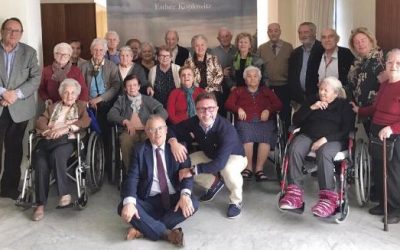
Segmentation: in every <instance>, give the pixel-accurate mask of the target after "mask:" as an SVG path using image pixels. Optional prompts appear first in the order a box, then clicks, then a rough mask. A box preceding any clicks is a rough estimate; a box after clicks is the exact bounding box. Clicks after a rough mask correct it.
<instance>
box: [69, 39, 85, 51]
mask: <svg viewBox="0 0 400 250" xmlns="http://www.w3.org/2000/svg"><path fill="white" fill-rule="evenodd" d="M71 43H79V47H80V48H81V49H83V44H82V42H81V40H79V39H70V40H69V41H68V44H70V45H71Z"/></svg>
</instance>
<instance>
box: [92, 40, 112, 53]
mask: <svg viewBox="0 0 400 250" xmlns="http://www.w3.org/2000/svg"><path fill="white" fill-rule="evenodd" d="M98 44H99V45H101V46H103V49H104V52H106V51H107V50H108V47H107V40H106V39H104V38H95V39H93V41H92V43H91V44H90V50H92V49H93V47H94V46H96V45H98Z"/></svg>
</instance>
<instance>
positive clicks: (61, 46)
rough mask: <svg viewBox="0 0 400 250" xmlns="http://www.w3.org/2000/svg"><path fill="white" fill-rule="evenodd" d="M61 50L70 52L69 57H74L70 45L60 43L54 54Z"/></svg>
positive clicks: (55, 47)
mask: <svg viewBox="0 0 400 250" xmlns="http://www.w3.org/2000/svg"><path fill="white" fill-rule="evenodd" d="M61 49H66V50H68V53H69V55H70V56H71V55H72V47H71V45H69V44H68V43H58V44H56V46H54V49H53V54H55V53H57V52H58V51H59V50H61Z"/></svg>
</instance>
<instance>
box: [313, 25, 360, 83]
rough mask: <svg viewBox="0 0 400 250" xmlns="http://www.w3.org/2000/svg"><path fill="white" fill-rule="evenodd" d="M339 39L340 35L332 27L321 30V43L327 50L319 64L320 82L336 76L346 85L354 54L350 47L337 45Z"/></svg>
mask: <svg viewBox="0 0 400 250" xmlns="http://www.w3.org/2000/svg"><path fill="white" fill-rule="evenodd" d="M339 39H340V37H339V35H338V34H337V33H336V31H335V30H334V29H332V28H325V29H323V30H322V31H321V44H322V47H323V48H324V50H325V51H324V54H323V55H322V57H321V62H320V64H319V69H318V80H319V82H320V81H322V80H323V79H325V78H326V77H328V76H334V77H336V78H337V79H339V80H340V82H341V83H342V85H343V87H345V86H346V85H347V74H348V73H349V70H350V67H351V65H352V64H353V61H354V55H353V53H351V51H350V50H349V49H348V48H343V47H339V46H338V45H337V44H338V42H339Z"/></svg>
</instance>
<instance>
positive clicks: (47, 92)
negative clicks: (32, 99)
mask: <svg viewBox="0 0 400 250" xmlns="http://www.w3.org/2000/svg"><path fill="white" fill-rule="evenodd" d="M53 54H54V62H53V64H51V65H48V66H46V67H44V68H43V71H42V80H41V82H40V86H39V97H40V99H42V100H43V101H44V102H46V103H47V104H52V103H53V102H57V101H59V100H60V99H61V98H60V95H59V94H58V89H59V86H60V83H61V82H62V81H63V80H64V79H65V78H73V79H75V80H76V81H78V83H79V85H81V94H80V95H79V97H78V99H79V100H81V101H85V102H87V101H89V93H88V88H87V86H86V83H85V79H84V78H83V75H82V73H81V71H80V70H79V68H78V67H77V66H74V65H72V62H71V55H72V47H71V45H69V44H68V43H59V44H57V45H56V46H54V50H53Z"/></svg>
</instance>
